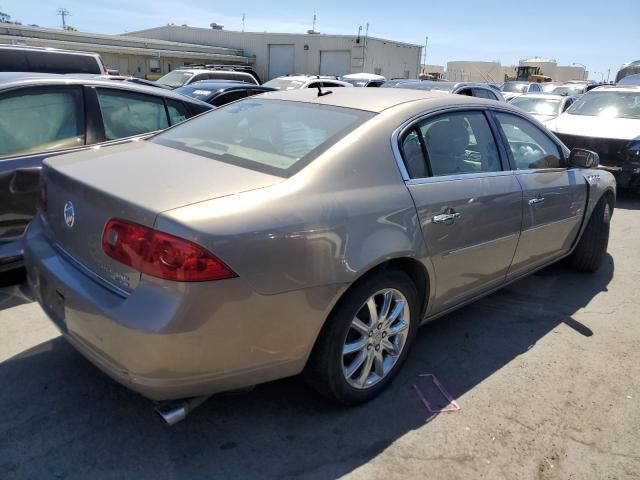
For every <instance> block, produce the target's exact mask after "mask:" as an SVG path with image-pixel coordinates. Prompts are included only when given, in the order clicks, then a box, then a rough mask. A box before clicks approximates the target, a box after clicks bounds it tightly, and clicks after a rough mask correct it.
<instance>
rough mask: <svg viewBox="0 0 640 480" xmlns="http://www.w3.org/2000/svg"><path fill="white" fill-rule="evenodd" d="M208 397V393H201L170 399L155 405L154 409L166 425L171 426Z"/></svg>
mask: <svg viewBox="0 0 640 480" xmlns="http://www.w3.org/2000/svg"><path fill="white" fill-rule="evenodd" d="M209 397H210V395H203V396H201V397H192V398H185V399H182V400H171V401H168V402H163V403H161V404H159V405H156V407H155V408H154V410H155V412H156V413H157V414H158V415H160V417H162V419H163V420H164V421H165V422H166V424H167V425H169V426H172V425H175V424H176V423H178V422H181V421H182V420H184V419H185V418H187V415H188V414H189V413H190V412H192V411H193V410H194V409H195V408H197V407H199V406H200V405H202V404H203V403H204V402H205V401H206V400H207V399H208V398H209Z"/></svg>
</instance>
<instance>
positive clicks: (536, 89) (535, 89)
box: [529, 83, 542, 92]
mask: <svg viewBox="0 0 640 480" xmlns="http://www.w3.org/2000/svg"><path fill="white" fill-rule="evenodd" d="M529 91H530V92H541V91H542V88H541V87H540V85H538V84H537V83H532V84H531V85H529Z"/></svg>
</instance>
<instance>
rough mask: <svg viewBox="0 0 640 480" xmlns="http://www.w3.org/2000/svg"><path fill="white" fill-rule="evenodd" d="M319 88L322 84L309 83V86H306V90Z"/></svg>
mask: <svg viewBox="0 0 640 480" xmlns="http://www.w3.org/2000/svg"><path fill="white" fill-rule="evenodd" d="M319 86H320V87H322V82H313V83H310V84H309V85H307V88H318V87H319Z"/></svg>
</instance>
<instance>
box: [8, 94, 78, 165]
mask: <svg viewBox="0 0 640 480" xmlns="http://www.w3.org/2000/svg"><path fill="white" fill-rule="evenodd" d="M84 144H85V129H84V107H83V101H82V91H81V89H80V87H38V88H32V89H22V90H18V91H13V92H10V93H7V94H5V95H2V96H0V157H4V156H7V155H16V154H27V153H36V152H48V151H55V150H61V149H64V148H71V147H77V146H80V145H84Z"/></svg>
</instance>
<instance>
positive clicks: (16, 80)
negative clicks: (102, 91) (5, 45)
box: [0, 72, 204, 103]
mask: <svg viewBox="0 0 640 480" xmlns="http://www.w3.org/2000/svg"><path fill="white" fill-rule="evenodd" d="M40 85H41V86H45V85H96V86H104V87H111V88H119V89H121V90H128V91H131V92H140V93H147V94H150V95H156V96H162V97H167V98H173V99H174V100H179V101H184V100H185V99H187V100H188V101H189V102H195V103H204V102H201V101H200V100H197V99H194V98H191V97H185V96H184V95H181V94H179V93H175V92H173V91H172V90H166V89H164V88H158V87H153V86H146V85H140V84H136V83H131V82H122V81H117V80H116V81H114V80H104V79H101V78H78V77H76V76H73V75H57V74H53V73H30V72H0V92H1V91H3V90H9V89H12V88H17V87H22V86H40Z"/></svg>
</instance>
